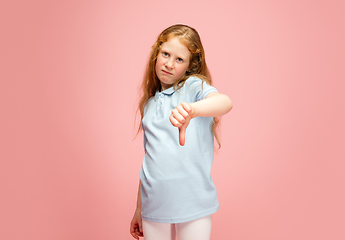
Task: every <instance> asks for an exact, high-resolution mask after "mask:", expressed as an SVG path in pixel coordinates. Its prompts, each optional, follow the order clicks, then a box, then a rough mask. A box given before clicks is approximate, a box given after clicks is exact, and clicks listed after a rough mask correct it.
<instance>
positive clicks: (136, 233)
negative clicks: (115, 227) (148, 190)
mask: <svg viewBox="0 0 345 240" xmlns="http://www.w3.org/2000/svg"><path fill="white" fill-rule="evenodd" d="M130 233H131V235H132V236H133V237H134V238H136V239H138V240H139V237H143V236H144V235H143V228H142V219H141V180H139V188H138V196H137V208H136V210H135V212H134V216H133V219H132V222H131V227H130Z"/></svg>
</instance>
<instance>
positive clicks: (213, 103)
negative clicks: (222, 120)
mask: <svg viewBox="0 0 345 240" xmlns="http://www.w3.org/2000/svg"><path fill="white" fill-rule="evenodd" d="M189 106H190V107H191V118H195V117H220V116H223V115H224V114H226V113H228V112H229V111H230V110H231V109H232V102H231V100H230V98H229V97H228V96H227V95H225V94H221V93H217V92H211V93H210V94H208V95H207V96H206V98H205V99H203V100H200V101H198V102H194V103H191V104H189Z"/></svg>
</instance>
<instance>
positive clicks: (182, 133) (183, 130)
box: [178, 124, 187, 146]
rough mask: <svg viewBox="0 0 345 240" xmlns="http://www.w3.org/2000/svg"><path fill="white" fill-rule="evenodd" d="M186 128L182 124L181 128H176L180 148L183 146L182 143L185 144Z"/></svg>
mask: <svg viewBox="0 0 345 240" xmlns="http://www.w3.org/2000/svg"><path fill="white" fill-rule="evenodd" d="M186 128H187V126H185V125H184V124H183V125H182V127H180V128H178V131H179V141H180V145H181V146H184V143H185V135H186Z"/></svg>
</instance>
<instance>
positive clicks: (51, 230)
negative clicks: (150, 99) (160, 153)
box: [0, 0, 345, 240]
mask: <svg viewBox="0 0 345 240" xmlns="http://www.w3.org/2000/svg"><path fill="white" fill-rule="evenodd" d="M344 12H345V4H344V1H326V0H323V1H321V0H320V1H299V0H298V1H297V0H294V1H288V0H283V1H275V0H260V1H254V0H251V1H241V0H236V1H220V0H213V1H205V2H202V1H200V0H198V1H185V0H175V1H156V0H151V1H140V0H135V1H133V0H129V1H105V0H101V1H76V0H72V1H71V0H69V1H43V0H41V1H3V2H2V3H1V4H0V29H1V35H0V43H1V44H0V79H1V83H0V100H1V101H0V110H1V112H0V114H1V117H0V122H1V124H0V136H1V143H0V159H1V166H0V180H1V182H0V188H1V198H0V239H4V240H5V239H6V240H14V239H16V240H18V239H25V240H33V239H35V240H40V239H42V240H43V239H44V240H46V239H49V240H58V239H59V240H60V239H64V240H70V239H71V240H79V239H80V240H89V239H90V240H94V239H97V240H103V239H104V240H106V239H121V240H125V239H128V240H129V239H132V237H131V236H130V235H129V224H130V221H131V218H132V215H133V212H134V210H135V204H136V194H137V187H138V179H139V170H140V167H141V163H142V158H143V146H142V134H140V135H139V136H138V137H137V138H136V139H135V140H134V141H133V140H132V139H133V138H134V136H135V127H134V117H135V109H136V106H137V101H138V86H139V84H140V81H141V78H142V75H143V71H144V68H145V64H146V61H147V59H148V54H149V51H150V47H151V45H152V44H153V43H154V41H155V39H156V37H157V35H158V34H159V33H160V32H161V31H162V30H163V29H164V28H166V27H168V26H170V25H172V24H175V23H184V24H188V25H190V26H193V27H195V28H196V29H197V30H198V31H199V33H200V35H201V38H202V41H203V44H204V47H205V50H206V59H207V63H208V65H209V68H210V70H211V73H212V76H213V79H214V83H215V86H216V87H217V88H218V90H219V91H220V92H222V93H225V94H227V95H229V96H230V98H231V99H232V100H233V103H234V108H233V110H232V111H231V112H230V113H229V114H228V115H226V116H224V117H223V119H222V128H221V130H222V132H221V140H222V144H223V147H222V148H221V149H220V150H219V151H217V153H216V155H215V160H214V165H213V169H212V176H213V179H214V182H215V184H216V186H217V189H218V196H219V201H220V210H219V211H218V212H217V213H216V214H214V216H213V232H212V239H213V240H216V239H224V238H226V239H232V240H247V239H256V240H261V239H262V240H275V239H279V240H290V239H294V240H299V239H303V240H304V239H314V240H315V239H316V240H318V239H320V240H321V239H322V240H323V239H332V240H335V239H345V230H344V226H345V204H344V202H345V177H344V175H345V174H344V173H345V162H344V160H345V150H344V149H345V148H344V143H345V137H344V136H345V127H344V122H345V111H344V107H345V104H344V102H345V94H344V93H345V70H344V69H345V47H344V46H345V45H344V42H345V35H344V32H345V31H344V29H345V17H344ZM136 126H137V125H136Z"/></svg>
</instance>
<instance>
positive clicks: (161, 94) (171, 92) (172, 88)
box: [154, 87, 175, 101]
mask: <svg viewBox="0 0 345 240" xmlns="http://www.w3.org/2000/svg"><path fill="white" fill-rule="evenodd" d="M174 92H175V89H174V87H170V88H168V89H165V90H164V91H162V92H160V91H157V92H156V94H155V98H154V99H155V101H157V99H158V98H159V96H164V95H172V94H173V93H174Z"/></svg>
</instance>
